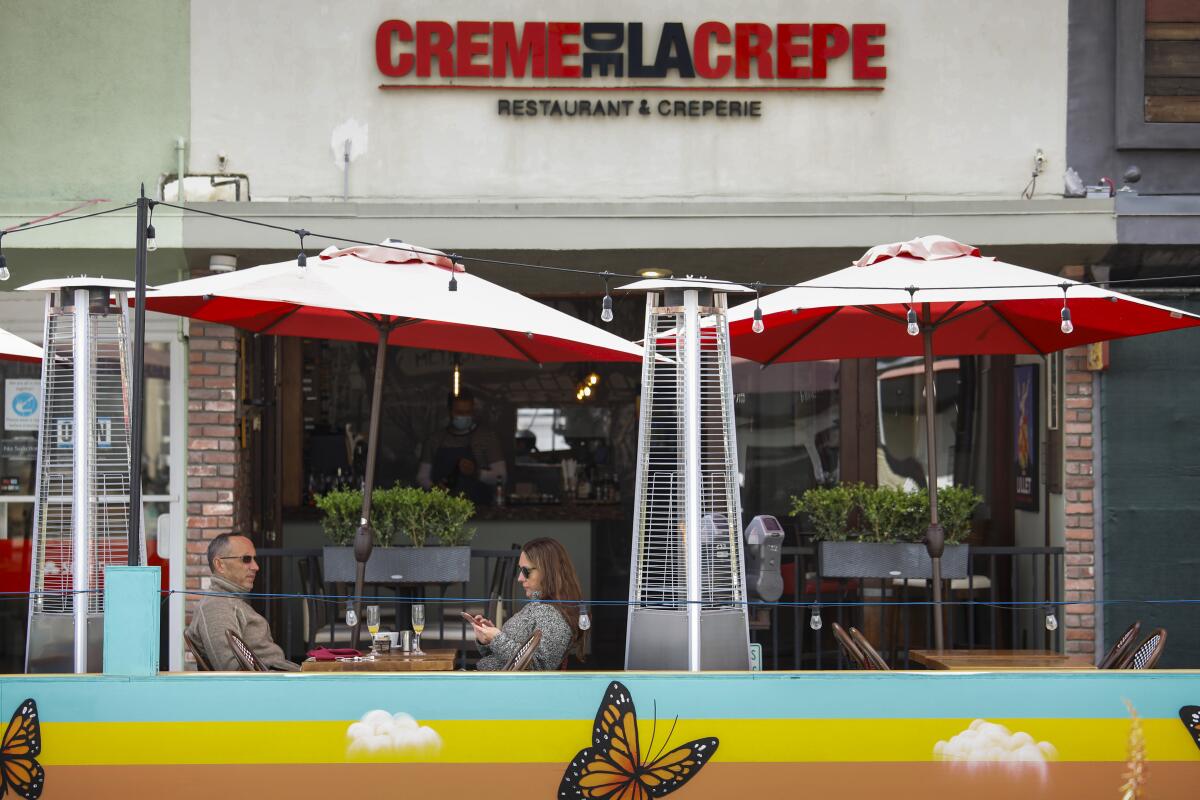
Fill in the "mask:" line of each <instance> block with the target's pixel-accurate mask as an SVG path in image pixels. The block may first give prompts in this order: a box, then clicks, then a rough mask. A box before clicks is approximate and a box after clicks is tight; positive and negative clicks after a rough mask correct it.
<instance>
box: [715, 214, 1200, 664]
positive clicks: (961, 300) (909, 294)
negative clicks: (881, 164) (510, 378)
mask: <svg viewBox="0 0 1200 800" xmlns="http://www.w3.org/2000/svg"><path fill="white" fill-rule="evenodd" d="M756 312H757V313H756ZM756 316H757V317H758V318H760V319H761V322H762V324H761V326H759V327H760V330H759V331H758V332H755V331H754V327H755V325H756ZM1197 325H1200V316H1197V315H1195V314H1189V313H1188V312H1186V311H1180V310H1178V309H1174V308H1170V307H1168V306H1163V305H1159V304H1157V303H1150V302H1147V301H1145V300H1141V299H1139V298H1136V297H1131V296H1129V295H1124V294H1120V293H1119V292H1113V291H1110V290H1108V289H1102V288H1100V287H1098V286H1089V285H1086V284H1081V283H1078V282H1076V281H1071V280H1066V279H1064V278H1060V277H1057V276H1054V275H1048V274H1046V273H1044V272H1038V271H1036V270H1032V269H1027V268H1025V267H1018V266H1015V265H1013V264H1006V263H1004V262H1003V261H996V260H995V259H991V258H984V257H981V256H980V254H979V250H978V249H977V248H975V247H971V246H970V245H965V244H962V243H961V242H956V241H954V240H953V239H948V238H946V237H944V236H925V237H921V238H918V239H914V240H912V241H909V242H895V243H892V244H884V245H879V246H877V247H873V248H871V249H870V250H868V251H867V252H866V254H865V255H864V256H863V257H862V258H860V259H859V260H858V261H855V262H854V265H853V266H850V267H846V268H845V269H841V270H838V271H836V272H831V273H829V274H827V275H823V276H821V277H819V278H814V279H812V280H810V281H805V282H803V283H799V284H796V285H795V286H792V287H789V288H787V289H783V290H781V291H778V292H775V293H774V294H771V295H769V296H767V297H764V298H762V299H761V300H752V301H750V302H748V303H743V304H742V305H740V306H737V307H736V308H734V309H731V310H730V312H729V340H730V350H731V351H732V352H733V354H734V355H735V356H740V357H742V358H748V359H751V360H754V361H758V362H759V363H762V364H773V363H775V362H779V361H815V360H822V359H840V358H881V357H895V356H923V357H924V361H925V384H926V386H929V385H931V384H932V383H933V360H934V357H935V355H985V354H1018V353H1034V354H1039V355H1045V354H1047V353H1052V352H1055V351H1058V350H1064V349H1066V348H1069V347H1076V346H1078V345H1083V344H1089V343H1091V342H1099V341H1106V340H1109V339H1119V338H1123V337H1126V336H1137V335H1140V334H1146V333H1157V332H1160V331H1168V330H1176V329H1179V328H1187V327H1194V326H1197ZM925 416H926V421H927V424H926V426H925V433H926V441H927V444H926V452H927V453H928V459H929V463H928V475H929V477H928V481H927V489H928V491H929V507H930V527H929V531H928V533H927V535H926V547H927V548H928V551H929V555H930V559H931V561H932V573H933V579H934V583H933V600H934V623H935V624H934V641H935V646H936V647H938V648H939V649H940V648H941V647H942V608H941V599H942V597H941V588H942V587H941V579H940V578H941V566H940V561H941V554H942V546H943V531H942V528H941V526H940V525H939V523H938V504H937V481H936V475H937V464H936V454H937V449H936V447H935V441H934V438H935V437H934V432H935V428H934V426H933V425H931V424H928V420H931V419H933V416H934V397H933V392H929V391H927V392H925Z"/></svg>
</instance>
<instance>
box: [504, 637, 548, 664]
mask: <svg viewBox="0 0 1200 800" xmlns="http://www.w3.org/2000/svg"><path fill="white" fill-rule="evenodd" d="M541 642H542V630H541V628H534V629H533V634H532V635H531V636H530V637H529V641H527V642H525V644H523V645H521V646H520V647H519V648H517V652H516V653H515V654H514V655H513V657H512V658H510V659H509V660H508V663H507V664H505V665H504V672H524V671H525V670H527V669H529V665H530V664H531V663H533V653H534V651H535V650H537V647H538V645H539V644H541Z"/></svg>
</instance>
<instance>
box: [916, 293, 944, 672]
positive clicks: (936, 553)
mask: <svg viewBox="0 0 1200 800" xmlns="http://www.w3.org/2000/svg"><path fill="white" fill-rule="evenodd" d="M922 332H923V335H924V337H925V449H926V451H927V453H928V458H929V529H928V530H927V531H925V550H926V552H928V553H929V561H930V564H931V565H932V567H933V569H932V576H933V646H934V647H935V648H936V649H938V650H942V649H944V648H945V641H944V637H943V635H942V551H943V550H945V548H946V532H945V530H943V529H942V526H941V525H940V524H939V523H938V504H937V431H936V429H935V428H934V425H935V423H936V420H937V418H936V416H935V414H936V410H937V409H936V407H937V403H936V398H935V397H934V382H933V320H932V318H931V315H930V312H929V304H928V303H926V304H925V324H924V326H922Z"/></svg>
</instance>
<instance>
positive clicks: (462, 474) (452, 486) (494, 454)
mask: <svg viewBox="0 0 1200 800" xmlns="http://www.w3.org/2000/svg"><path fill="white" fill-rule="evenodd" d="M447 405H448V407H449V411H450V424H449V425H447V426H446V428H445V430H442V431H439V432H438V433H437V434H436V435H434V437H433V438H432V439H431V440H430V441H428V442H426V443H425V447H424V449H423V450H422V452H421V463H420V466H418V468H417V483H419V484H420V485H421V486H423V487H424V488H426V489H428V488H430V487H431V486H441V487H444V488H445V489H447V490H449V491H450V492H452V493H454V494H459V493H462V494H465V495H466V496H467V497H468V498H469V499H470V500H472V501H473V502H474V503H476V504H482V505H487V504H489V503H491V502H492V500H493V499H494V498H495V496H496V485H497V484H500V485H503V484H504V480H505V478H506V477H507V469H506V467H505V464H504V455H503V452H502V451H501V449H500V441H499V440H498V439H497V438H496V434H495V433H493V432H492V431H490V430H488V429H486V428H481V427H480V426H479V425H477V424H476V423H475V398H474V397H473V396H472V395H471V394H470V393H469V392H467V391H466V390H463V391H460V392H459V394H458V397H455V396H454V395H450V396H449V397H448V398H447Z"/></svg>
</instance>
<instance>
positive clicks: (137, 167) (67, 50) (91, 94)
mask: <svg viewBox="0 0 1200 800" xmlns="http://www.w3.org/2000/svg"><path fill="white" fill-rule="evenodd" d="M188 5H189V4H188V2H187V0H121V2H118V3H96V2H89V0H41V1H40V2H25V1H24V0H0V154H3V157H2V158H0V200H57V199H91V198H99V197H103V198H112V199H114V200H124V201H129V200H132V199H133V198H134V197H135V196H136V194H137V190H138V183H139V182H142V181H144V182H145V183H146V190H147V193H148V194H153V191H154V189H155V188H156V186H157V182H158V179H159V176H160V174H162V173H164V172H173V171H174V170H175V163H176V161H175V149H174V148H175V139H176V138H177V137H180V136H186V135H187V129H188V76H187V68H188Z"/></svg>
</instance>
